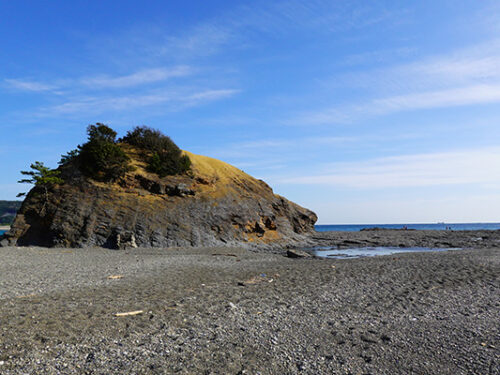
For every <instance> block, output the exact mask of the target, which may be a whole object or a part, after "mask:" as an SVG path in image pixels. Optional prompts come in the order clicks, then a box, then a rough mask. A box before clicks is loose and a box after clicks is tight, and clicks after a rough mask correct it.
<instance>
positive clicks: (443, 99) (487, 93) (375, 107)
mask: <svg viewBox="0 0 500 375" xmlns="http://www.w3.org/2000/svg"><path fill="white" fill-rule="evenodd" d="M498 102H500V84H497V85H474V86H466V87H460V88H454V89H447V90H437V91H430V92H422V93H415V94H408V95H398V96H393V97H387V98H382V99H375V100H374V101H372V102H371V104H370V109H371V112H372V113H390V112H396V111H403V110H413V109H428V108H443V107H456V106H467V105H474V104H488V103H498Z"/></svg>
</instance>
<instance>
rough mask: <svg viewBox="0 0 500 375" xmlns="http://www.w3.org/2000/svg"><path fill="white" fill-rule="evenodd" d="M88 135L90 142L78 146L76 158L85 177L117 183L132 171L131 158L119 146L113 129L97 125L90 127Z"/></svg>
mask: <svg viewBox="0 0 500 375" xmlns="http://www.w3.org/2000/svg"><path fill="white" fill-rule="evenodd" d="M87 134H88V141H87V142H86V143H84V144H83V145H81V146H78V151H79V152H78V153H77V155H76V156H75V158H76V159H77V163H78V167H79V169H80V171H81V172H82V173H83V174H84V175H85V176H87V177H90V178H93V179H94V180H97V181H104V182H108V181H116V180H118V179H119V178H121V177H123V176H124V175H125V173H127V172H128V171H130V170H131V166H130V165H129V161H130V158H129V157H128V156H127V154H126V153H125V152H124V151H123V150H122V148H121V147H120V146H119V145H118V144H117V142H116V135H117V133H116V132H115V131H114V130H113V129H111V128H110V127H109V126H107V125H104V124H101V123H97V124H95V125H89V126H88V128H87ZM63 157H64V156H63Z"/></svg>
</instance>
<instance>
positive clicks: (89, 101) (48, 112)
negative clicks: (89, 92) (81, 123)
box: [37, 89, 239, 117]
mask: <svg viewBox="0 0 500 375" xmlns="http://www.w3.org/2000/svg"><path fill="white" fill-rule="evenodd" d="M238 92H239V90H235V89H221V90H201V91H197V92H194V93H187V94H186V93H184V94H181V93H179V92H175V91H170V92H160V93H158V92H153V93H149V94H143V95H125V96H123V95H122V96H113V97H110V96H106V97H101V96H99V97H91V96H90V97H82V98H75V99H74V100H71V101H67V102H65V103H62V104H58V105H54V106H50V107H45V108H42V109H41V110H40V111H39V112H38V113H37V116H39V117H52V116H60V115H74V114H82V113H85V114H100V113H106V112H112V111H130V110H133V109H137V108H142V107H149V106H154V105H159V104H170V103H171V104H175V108H174V107H171V108H169V109H170V110H174V109H175V110H178V109H180V108H184V107H187V106H195V105H201V104H203V103H208V102H211V101H215V100H221V99H224V98H229V97H231V96H233V95H236V94H237V93H238Z"/></svg>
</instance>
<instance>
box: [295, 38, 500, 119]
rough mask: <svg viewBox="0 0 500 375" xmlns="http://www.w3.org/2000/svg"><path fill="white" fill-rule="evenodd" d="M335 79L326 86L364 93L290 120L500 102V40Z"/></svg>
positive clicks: (356, 115) (348, 117)
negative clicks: (352, 99)
mask: <svg viewBox="0 0 500 375" xmlns="http://www.w3.org/2000/svg"><path fill="white" fill-rule="evenodd" d="M333 82H334V83H331V84H327V89H326V90H327V91H335V92H338V91H339V90H341V89H345V90H351V89H362V90H364V92H362V93H360V94H358V95H357V96H356V97H357V99H356V101H351V102H350V103H349V102H347V103H346V102H344V103H342V104H332V105H330V106H327V107H325V108H323V109H318V110H316V111H307V112H305V113H303V114H301V115H298V116H295V117H294V118H293V119H291V120H289V121H287V123H291V124H335V123H349V122H352V121H355V120H358V119H360V118H364V117H369V116H375V115H384V114H389V113H394V112H400V111H408V110H415V109H433V108H450V107H457V106H472V105H481V104H490V103H499V102H500V40H491V41H489V42H486V43H481V44H479V45H476V46H471V47H468V48H464V49H460V50H456V51H452V52H449V53H448V54H443V55H440V56H434V57H429V58H425V59H422V60H420V61H415V62H413V63H407V64H403V65H398V66H393V67H391V68H385V69H378V70H373V69H369V70H367V71H362V72H355V73H350V74H346V75H343V76H341V77H335V78H334V79H333ZM325 95H326V94H325ZM359 98H364V99H359Z"/></svg>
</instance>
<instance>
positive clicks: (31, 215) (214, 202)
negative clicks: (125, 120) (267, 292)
mask: <svg viewBox="0 0 500 375" xmlns="http://www.w3.org/2000/svg"><path fill="white" fill-rule="evenodd" d="M112 144H115V143H114V142H113V143H112ZM116 145H117V146H118V147H119V148H120V150H121V151H123V153H124V154H125V155H126V157H127V158H128V160H129V162H128V167H127V169H126V171H125V173H123V174H122V175H121V176H120V178H116V179H114V180H112V181H105V182H103V181H100V180H99V179H95V178H89V177H88V176H86V175H85V173H83V172H82V170H84V169H83V168H81V162H80V168H78V165H77V163H72V162H69V163H66V164H63V165H61V166H60V167H59V169H58V171H59V172H60V173H59V176H60V178H61V179H62V180H63V181H64V182H63V183H57V184H45V185H42V186H35V187H34V188H33V189H32V190H31V191H30V192H29V193H28V195H27V197H26V199H25V201H24V203H23V204H22V207H21V208H20V210H19V212H18V214H17V217H16V219H15V221H14V223H13V224H12V227H11V229H10V231H9V232H7V233H5V234H4V236H3V239H2V240H1V245H3V246H32V245H33V246H44V247H92V246H98V247H106V248H116V249H123V248H129V247H175V246H194V247H199V246H231V245H242V246H249V247H259V246H260V247H266V248H273V247H276V246H279V247H286V246H296V245H301V244H302V245H304V244H307V243H309V242H310V238H309V235H310V234H311V233H313V232H314V223H315V222H316V220H317V217H316V215H315V214H314V213H313V212H312V211H309V210H307V209H305V208H303V207H300V206H299V205H297V204H295V203H293V202H291V201H289V200H287V199H285V198H283V197H281V196H279V195H276V194H274V193H273V190H272V189H271V187H269V185H267V184H266V183H265V182H264V181H261V180H258V179H255V178H253V177H252V176H250V175H248V174H246V173H244V172H243V171H241V170H239V169H238V168H236V167H233V166H231V165H229V164H227V163H224V162H222V161H220V160H216V159H213V158H209V157H206V156H201V155H195V154H193V153H190V152H187V151H184V152H182V154H183V155H184V156H187V157H188V158H189V160H190V168H189V170H187V171H186V172H185V173H177V174H173V175H167V176H159V175H158V174H157V173H153V172H151V170H150V169H149V168H148V164H147V160H148V159H145V158H144V150H140V149H138V148H137V147H135V146H133V145H130V144H128V143H126V142H121V143H120V142H116ZM82 149H83V147H82ZM58 178H59V177H58Z"/></svg>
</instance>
